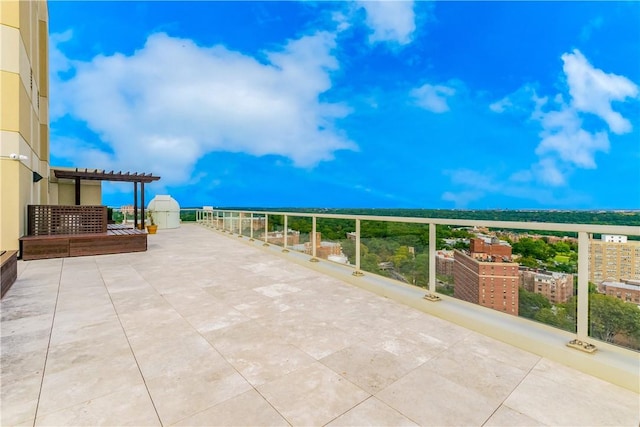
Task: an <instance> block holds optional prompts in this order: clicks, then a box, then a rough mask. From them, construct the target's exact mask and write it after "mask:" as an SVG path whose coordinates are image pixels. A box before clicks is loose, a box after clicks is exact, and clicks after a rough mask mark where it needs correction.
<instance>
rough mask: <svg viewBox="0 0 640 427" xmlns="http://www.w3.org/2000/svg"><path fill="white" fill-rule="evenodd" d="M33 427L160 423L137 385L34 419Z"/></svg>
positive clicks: (145, 392)
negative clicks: (34, 426)
mask: <svg viewBox="0 0 640 427" xmlns="http://www.w3.org/2000/svg"><path fill="white" fill-rule="evenodd" d="M35 425H36V426H140V427H142V426H159V425H161V424H160V420H159V419H158V415H157V414H156V412H155V409H154V407H153V403H152V402H151V399H150V398H149V394H148V393H147V389H146V388H145V387H144V385H142V384H140V385H137V386H134V387H130V388H128V389H127V390H123V391H119V392H116V393H110V394H107V395H105V396H101V397H98V398H94V399H91V400H87V401H85V402H81V403H79V404H76V405H73V406H70V407H68V408H65V409H62V410H60V411H57V412H52V413H49V414H47V415H43V416H38V418H37V419H36V422H35Z"/></svg>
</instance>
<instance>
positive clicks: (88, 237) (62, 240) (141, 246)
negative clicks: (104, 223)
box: [20, 225, 147, 261]
mask: <svg viewBox="0 0 640 427" xmlns="http://www.w3.org/2000/svg"><path fill="white" fill-rule="evenodd" d="M146 250H147V233H146V231H144V230H136V229H133V228H123V227H113V228H112V226H111V225H109V229H107V232H106V233H88V234H59V235H54V236H24V237H21V238H20V253H21V254H22V259H23V260H25V261H30V260H35V259H47V258H65V257H76V256H89V255H106V254H120V253H128V252H144V251H146Z"/></svg>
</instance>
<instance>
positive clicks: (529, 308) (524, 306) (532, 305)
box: [518, 287, 551, 319]
mask: <svg viewBox="0 0 640 427" xmlns="http://www.w3.org/2000/svg"><path fill="white" fill-rule="evenodd" d="M543 308H551V302H549V300H548V299H547V298H546V297H545V296H544V295H541V294H536V293H535V292H529V291H527V290H526V289H524V288H522V287H520V288H519V289H518V313H519V315H520V316H522V317H526V318H528V319H534V318H535V316H536V314H538V312H539V311H540V310H541V309H543Z"/></svg>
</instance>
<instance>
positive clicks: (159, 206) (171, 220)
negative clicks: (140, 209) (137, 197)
mask: <svg viewBox="0 0 640 427" xmlns="http://www.w3.org/2000/svg"><path fill="white" fill-rule="evenodd" d="M147 210H148V211H149V212H150V214H151V215H152V216H153V221H154V222H155V223H156V224H157V225H158V229H164V228H178V227H180V205H179V204H178V202H177V201H176V199H174V198H173V197H171V196H169V195H157V196H156V197H154V198H153V200H151V201H150V202H149V204H148V205H147Z"/></svg>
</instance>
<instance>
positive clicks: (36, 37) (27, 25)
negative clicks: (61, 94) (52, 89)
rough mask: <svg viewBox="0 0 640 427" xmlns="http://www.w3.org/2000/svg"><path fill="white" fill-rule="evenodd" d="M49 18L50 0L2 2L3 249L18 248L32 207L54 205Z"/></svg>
mask: <svg viewBox="0 0 640 427" xmlns="http://www.w3.org/2000/svg"><path fill="white" fill-rule="evenodd" d="M48 16H49V12H48V10H47V3H46V1H5V0H2V1H0V87H1V88H2V90H1V91H0V249H14V250H15V249H18V239H19V238H20V237H21V236H23V235H24V234H25V231H26V206H27V205H28V204H47V203H49V190H48V178H49V84H48V78H49V64H48V58H49V54H48V48H49V47H48V39H49V34H48V31H49V24H48V20H49V18H48ZM12 155H14V157H15V156H22V158H20V157H18V158H16V159H12V158H11V157H12ZM33 172H37V173H39V174H40V175H41V176H42V177H43V179H42V181H40V182H39V183H34V182H33Z"/></svg>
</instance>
